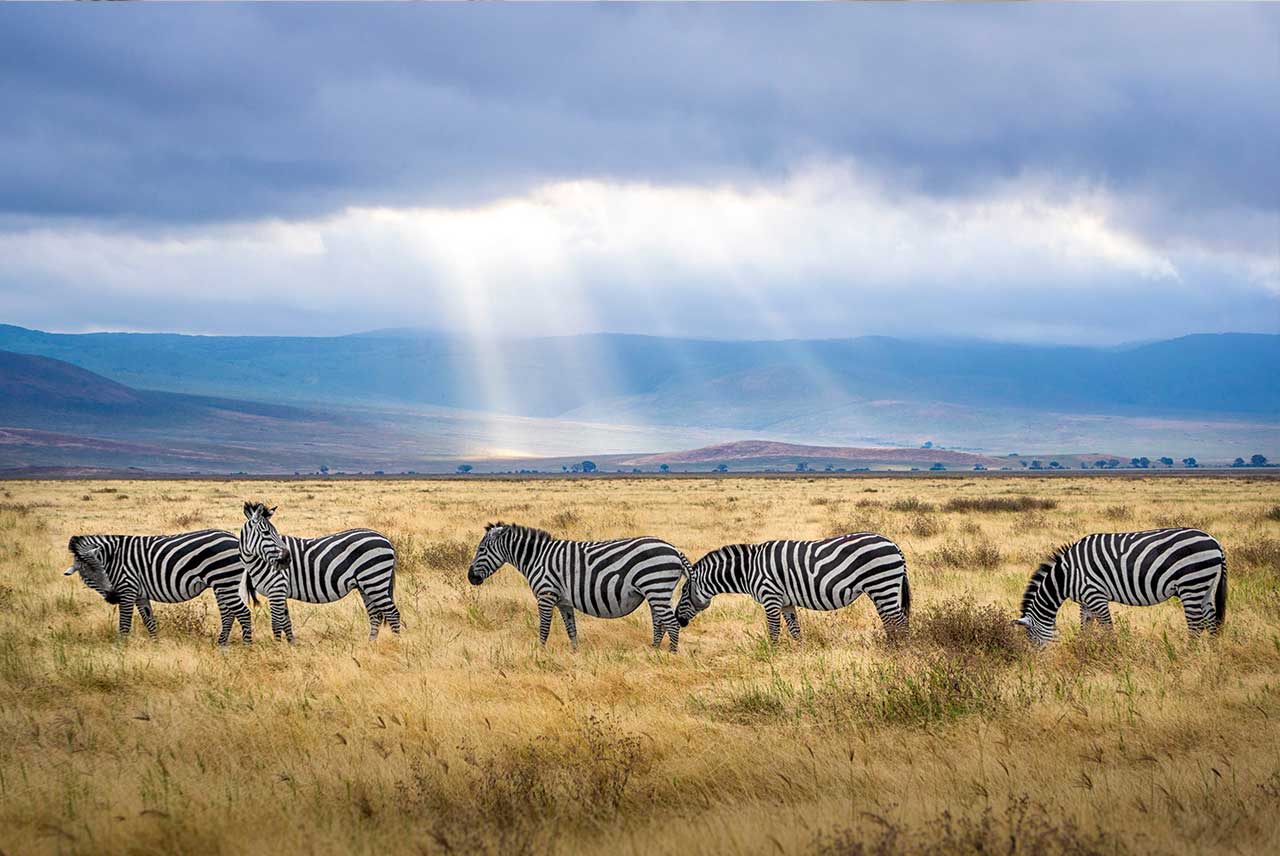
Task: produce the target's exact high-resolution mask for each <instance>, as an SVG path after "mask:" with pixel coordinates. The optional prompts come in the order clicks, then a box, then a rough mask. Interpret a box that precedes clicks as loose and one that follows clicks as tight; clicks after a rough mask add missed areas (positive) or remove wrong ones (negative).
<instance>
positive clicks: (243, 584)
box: [240, 568, 258, 606]
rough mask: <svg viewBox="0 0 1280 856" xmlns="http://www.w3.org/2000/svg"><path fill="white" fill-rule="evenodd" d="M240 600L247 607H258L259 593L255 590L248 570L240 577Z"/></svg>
mask: <svg viewBox="0 0 1280 856" xmlns="http://www.w3.org/2000/svg"><path fill="white" fill-rule="evenodd" d="M240 600H241V601H243V602H244V605H245V606H257V605H258V593H257V592H256V591H255V590H254V588H253V579H252V578H250V576H249V569H248V568H245V569H244V573H243V574H241V575H240Z"/></svg>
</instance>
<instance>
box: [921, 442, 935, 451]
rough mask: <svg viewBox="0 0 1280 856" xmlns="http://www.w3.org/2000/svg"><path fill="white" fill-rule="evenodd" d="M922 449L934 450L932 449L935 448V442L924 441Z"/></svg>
mask: <svg viewBox="0 0 1280 856" xmlns="http://www.w3.org/2000/svg"><path fill="white" fill-rule="evenodd" d="M920 448H921V449H932V448H933V441H932V440H925V441H924V443H923V444H922V445H921V446H920Z"/></svg>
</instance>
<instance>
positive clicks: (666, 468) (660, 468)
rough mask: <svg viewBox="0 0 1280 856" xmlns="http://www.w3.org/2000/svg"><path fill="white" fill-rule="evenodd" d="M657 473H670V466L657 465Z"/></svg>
mask: <svg viewBox="0 0 1280 856" xmlns="http://www.w3.org/2000/svg"><path fill="white" fill-rule="evenodd" d="M658 472H662V473H669V472H671V465H670V464H659V465H658Z"/></svg>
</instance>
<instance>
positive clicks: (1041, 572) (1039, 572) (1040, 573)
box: [1018, 544, 1071, 616]
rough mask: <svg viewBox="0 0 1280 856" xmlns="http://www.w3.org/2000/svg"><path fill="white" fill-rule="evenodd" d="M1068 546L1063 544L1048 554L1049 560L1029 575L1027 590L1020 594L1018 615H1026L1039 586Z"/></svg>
mask: <svg viewBox="0 0 1280 856" xmlns="http://www.w3.org/2000/svg"><path fill="white" fill-rule="evenodd" d="M1070 546H1071V545H1070V544H1063V545H1062V546H1061V547H1059V548H1057V549H1056V550H1054V551H1053V552H1052V553H1050V554H1049V558H1047V559H1045V560H1044V561H1043V562H1041V563H1040V567H1038V568H1036V569H1035V571H1034V572H1033V573H1032V574H1031V579H1030V580H1028V581H1027V590H1026V591H1024V592H1023V593H1022V606H1021V607H1019V609H1018V615H1019V616H1023V615H1026V614H1027V610H1028V609H1030V608H1031V601H1033V600H1034V599H1035V596H1036V592H1038V591H1039V590H1040V586H1042V585H1043V584H1044V581H1045V578H1046V577H1047V576H1049V572H1050V571H1052V570H1053V569H1054V567H1055V566H1056V565H1057V564H1058V560H1059V559H1061V558H1062V554H1063V553H1065V552H1066V551H1067V548H1068V547H1070Z"/></svg>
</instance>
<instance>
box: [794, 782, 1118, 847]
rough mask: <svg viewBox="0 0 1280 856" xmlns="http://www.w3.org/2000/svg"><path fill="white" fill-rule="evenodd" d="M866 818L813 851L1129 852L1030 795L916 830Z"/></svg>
mask: <svg viewBox="0 0 1280 856" xmlns="http://www.w3.org/2000/svg"><path fill="white" fill-rule="evenodd" d="M866 817H867V818H868V820H869V821H870V822H871V823H874V826H872V827H871V828H869V829H868V828H863V829H858V828H844V829H840V830H838V831H835V832H829V833H827V834H825V835H821V836H819V837H818V840H817V841H816V842H815V843H814V847H813V852H814V853H815V854H818V856H897V854H922V856H962V854H963V856H969V854H973V853H999V854H1003V856H1032V854H1034V856H1041V854H1043V856H1094V855H1095V854H1098V856H1101V854H1104V853H1106V854H1113V856H1114V854H1123V853H1124V852H1125V848H1124V846H1123V845H1122V844H1121V842H1120V841H1118V840H1117V839H1116V838H1115V837H1114V836H1109V835H1104V834H1103V833H1102V832H1101V831H1094V832H1085V831H1083V830H1081V829H1080V827H1079V825H1078V824H1077V823H1076V821H1075V819H1074V818H1072V817H1071V816H1070V815H1066V816H1064V814H1063V812H1062V811H1059V810H1049V809H1047V808H1045V807H1044V806H1043V805H1041V804H1040V803H1033V802H1032V801H1031V800H1030V799H1029V798H1028V797H1027V796H1025V795H1024V796H1020V797H1011V798H1009V799H1008V800H1007V802H1006V803H1005V806H1004V809H1003V810H1002V811H1000V812H998V813H997V812H996V811H995V810H993V809H992V807H991V806H990V805H987V806H986V807H985V808H983V810H982V812H981V813H980V814H971V815H961V816H959V817H957V816H955V815H953V814H952V813H951V811H950V810H947V811H944V812H942V814H941V815H939V816H937V817H935V818H933V819H931V820H930V821H928V822H926V823H923V824H921V825H919V826H917V827H916V828H907V827H905V826H901V825H899V824H897V823H894V822H892V821H891V820H887V819H885V818H883V817H880V816H879V815H867V816H866Z"/></svg>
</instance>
